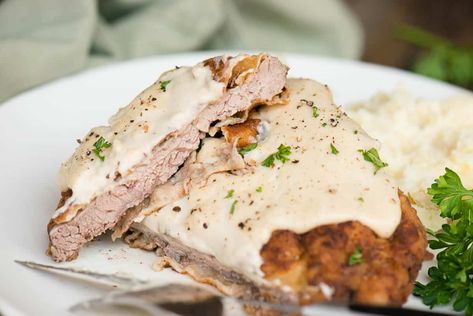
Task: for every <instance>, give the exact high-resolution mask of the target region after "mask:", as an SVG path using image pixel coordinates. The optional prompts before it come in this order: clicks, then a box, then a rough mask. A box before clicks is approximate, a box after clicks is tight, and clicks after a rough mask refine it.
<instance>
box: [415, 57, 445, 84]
mask: <svg viewBox="0 0 473 316" xmlns="http://www.w3.org/2000/svg"><path fill="white" fill-rule="evenodd" d="M413 70H414V71H415V72H417V73H418V74H421V75H424V76H427V77H431V78H435V79H438V80H443V81H446V80H447V79H448V59H447V55H446V52H445V51H444V49H437V50H435V51H433V52H431V53H429V54H427V55H425V56H424V57H422V58H420V59H419V60H418V61H417V62H416V63H415V64H414V66H413Z"/></svg>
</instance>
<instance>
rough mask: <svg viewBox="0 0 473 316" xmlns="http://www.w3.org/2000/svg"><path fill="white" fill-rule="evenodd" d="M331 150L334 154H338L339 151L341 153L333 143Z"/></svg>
mask: <svg viewBox="0 0 473 316" xmlns="http://www.w3.org/2000/svg"><path fill="white" fill-rule="evenodd" d="M330 151H331V152H332V154H334V155H338V153H339V151H338V149H337V148H336V147H335V146H334V145H333V144H332V143H330Z"/></svg>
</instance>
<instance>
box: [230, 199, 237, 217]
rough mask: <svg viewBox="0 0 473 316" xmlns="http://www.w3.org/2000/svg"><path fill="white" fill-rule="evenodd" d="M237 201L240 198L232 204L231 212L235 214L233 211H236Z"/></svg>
mask: <svg viewBox="0 0 473 316" xmlns="http://www.w3.org/2000/svg"><path fill="white" fill-rule="evenodd" d="M237 203H238V200H235V201H233V203H232V206H230V214H232V215H233V213H235V207H236V205H237Z"/></svg>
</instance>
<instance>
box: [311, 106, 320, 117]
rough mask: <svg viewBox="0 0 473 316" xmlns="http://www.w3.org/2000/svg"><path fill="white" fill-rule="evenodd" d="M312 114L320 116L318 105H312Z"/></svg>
mask: <svg viewBox="0 0 473 316" xmlns="http://www.w3.org/2000/svg"><path fill="white" fill-rule="evenodd" d="M312 116H313V117H318V116H319V109H318V108H317V107H316V106H313V107H312Z"/></svg>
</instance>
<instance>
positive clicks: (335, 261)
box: [261, 191, 429, 305]
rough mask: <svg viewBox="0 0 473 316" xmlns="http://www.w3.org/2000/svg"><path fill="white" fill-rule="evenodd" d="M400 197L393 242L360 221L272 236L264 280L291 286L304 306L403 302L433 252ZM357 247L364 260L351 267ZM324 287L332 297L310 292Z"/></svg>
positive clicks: (263, 252) (265, 250)
mask: <svg viewBox="0 0 473 316" xmlns="http://www.w3.org/2000/svg"><path fill="white" fill-rule="evenodd" d="M398 194H399V198H400V202H401V211H402V216H401V222H400V224H399V226H398V227H397V229H396V231H395V232H394V234H393V235H392V236H391V238H389V239H385V238H380V237H378V236H377V235H376V234H375V233H374V232H373V231H372V230H371V229H369V228H368V227H366V226H364V225H363V224H361V223H359V222H357V221H350V222H344V223H340V224H333V225H324V226H320V227H316V228H314V229H312V230H310V231H309V232H307V233H304V234H296V233H294V232H291V231H288V230H278V231H275V232H273V234H272V236H271V238H270V240H269V241H268V243H266V245H265V246H264V247H263V248H262V250H261V256H262V259H263V264H262V266H261V270H262V271H263V272H264V274H265V278H266V279H268V280H276V279H279V280H280V282H281V284H282V285H288V286H290V287H291V288H292V289H294V291H296V292H297V293H298V296H299V301H300V302H301V303H302V304H304V303H312V302H318V301H325V300H329V299H330V298H331V299H332V300H333V301H341V302H353V303H358V304H368V305H401V304H403V303H404V302H405V301H406V300H407V298H408V296H409V295H410V294H411V292H412V289H413V286H414V282H415V279H416V277H417V274H418V272H419V270H420V268H421V266H422V261H423V260H424V259H426V258H428V256H429V253H428V252H427V237H426V233H425V229H424V227H423V225H422V223H421V222H420V220H419V218H418V217H417V213H416V210H415V209H414V208H413V207H412V206H411V204H410V203H409V200H408V199H407V197H406V196H405V195H404V194H403V193H402V192H400V191H399V193H398ZM356 249H359V250H361V253H362V262H361V263H358V264H352V265H350V263H349V258H350V256H351V255H352V254H353V252H354V251H355V250H356ZM321 285H322V286H324V285H328V286H329V287H330V288H331V289H330V293H328V295H327V293H325V295H322V294H323V293H321V291H311V289H314V288H317V287H321ZM311 293H313V294H311ZM327 296H328V297H327Z"/></svg>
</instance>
